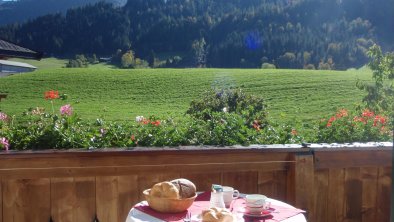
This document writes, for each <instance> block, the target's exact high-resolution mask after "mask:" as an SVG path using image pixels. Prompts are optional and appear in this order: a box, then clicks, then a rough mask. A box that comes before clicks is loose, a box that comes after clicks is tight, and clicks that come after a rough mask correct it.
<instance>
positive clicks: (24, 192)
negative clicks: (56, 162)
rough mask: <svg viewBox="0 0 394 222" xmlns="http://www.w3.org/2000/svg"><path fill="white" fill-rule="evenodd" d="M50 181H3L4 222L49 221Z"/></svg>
mask: <svg viewBox="0 0 394 222" xmlns="http://www.w3.org/2000/svg"><path fill="white" fill-rule="evenodd" d="M50 212H51V210H50V180H49V179H35V180H24V179H22V180H5V181H3V221H7V222H8V221H10V222H11V221H12V222H25V221H49V218H50Z"/></svg>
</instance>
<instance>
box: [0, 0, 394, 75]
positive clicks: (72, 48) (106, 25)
mask: <svg viewBox="0 0 394 222" xmlns="http://www.w3.org/2000/svg"><path fill="white" fill-rule="evenodd" d="M0 38H3V39H6V40H9V41H12V42H15V43H18V44H21V45H23V46H26V47H30V48H32V49H36V50H39V51H43V52H45V53H46V54H47V55H54V56H63V57H64V56H66V57H67V56H68V57H73V56H74V55H75V54H96V55H98V56H113V55H117V56H118V57H121V56H122V55H120V56H119V53H120V52H123V53H129V54H130V56H133V57H135V58H137V57H138V58H141V59H143V60H146V61H148V63H149V65H150V66H156V65H155V61H156V60H158V58H159V57H163V56H162V55H167V62H166V63H163V64H162V66H167V67H229V68H231V67H245V68H257V67H261V66H262V65H264V64H265V65H266V66H267V65H274V66H275V67H277V68H308V69H309V68H310V69H314V68H316V69H317V68H320V69H347V68H351V67H360V66H362V65H364V64H365V63H366V62H367V60H368V58H367V56H366V51H367V49H368V48H369V47H370V46H371V45H372V44H373V43H378V44H380V45H381V46H382V47H383V48H386V49H387V50H393V48H394V47H393V46H394V1H392V0H374V1H365V0H332V1H326V0H276V1H272V0H129V1H128V2H127V3H126V5H124V6H123V7H115V6H113V5H112V4H109V3H105V2H99V3H97V4H94V5H87V6H84V7H79V8H74V9H70V10H68V11H67V12H66V13H65V14H49V15H45V16H41V17H37V18H35V19H32V20H29V21H28V22H25V23H23V24H17V23H14V24H8V25H6V26H3V27H0Z"/></svg>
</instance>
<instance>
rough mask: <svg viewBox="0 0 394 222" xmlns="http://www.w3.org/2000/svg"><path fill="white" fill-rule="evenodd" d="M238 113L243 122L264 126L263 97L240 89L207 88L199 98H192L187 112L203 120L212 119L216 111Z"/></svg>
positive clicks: (265, 121) (259, 126) (264, 108)
mask: <svg viewBox="0 0 394 222" xmlns="http://www.w3.org/2000/svg"><path fill="white" fill-rule="evenodd" d="M221 112H225V113H234V114H236V115H239V116H240V117H241V119H242V120H243V121H244V124H245V125H247V126H250V127H255V128H257V127H258V128H259V129H260V128H264V127H265V125H266V124H267V120H266V118H267V110H266V105H265V103H264V99H263V98H260V97H256V96H252V95H248V94H246V93H244V92H243V91H242V90H241V89H228V90H209V91H207V92H205V93H204V94H203V95H202V97H201V99H198V100H193V101H192V102H191V104H190V108H189V109H188V111H187V113H188V114H190V115H191V116H193V117H195V118H197V119H202V120H204V121H213V120H214V119H215V115H216V114H217V113H221Z"/></svg>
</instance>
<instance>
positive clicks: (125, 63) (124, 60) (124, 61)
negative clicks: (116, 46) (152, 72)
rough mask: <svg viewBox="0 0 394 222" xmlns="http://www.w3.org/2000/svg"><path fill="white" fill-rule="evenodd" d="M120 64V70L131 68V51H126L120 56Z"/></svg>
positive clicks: (132, 57)
mask: <svg viewBox="0 0 394 222" xmlns="http://www.w3.org/2000/svg"><path fill="white" fill-rule="evenodd" d="M120 64H121V67H122V68H132V67H133V64H134V53H133V51H131V50H130V51H127V52H126V53H125V54H123V55H122V57H121V60H120Z"/></svg>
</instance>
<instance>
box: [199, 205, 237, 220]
mask: <svg viewBox="0 0 394 222" xmlns="http://www.w3.org/2000/svg"><path fill="white" fill-rule="evenodd" d="M201 215H202V222H236V219H235V218H234V216H233V214H232V213H231V212H230V211H228V210H227V209H224V208H216V207H212V208H211V209H209V210H204V211H203V212H202V214H201Z"/></svg>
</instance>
